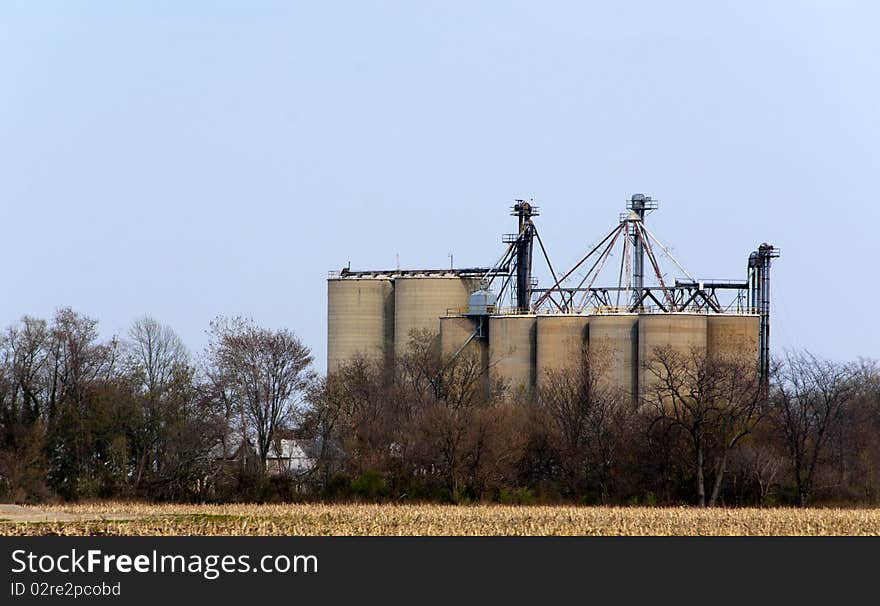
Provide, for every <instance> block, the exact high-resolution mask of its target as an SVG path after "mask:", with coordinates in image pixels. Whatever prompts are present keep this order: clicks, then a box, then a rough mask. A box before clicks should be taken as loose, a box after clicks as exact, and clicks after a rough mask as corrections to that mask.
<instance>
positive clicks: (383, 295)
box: [327, 277, 394, 372]
mask: <svg viewBox="0 0 880 606" xmlns="http://www.w3.org/2000/svg"><path fill="white" fill-rule="evenodd" d="M393 340H394V283H393V282H392V280H391V279H390V278H388V277H365V278H354V279H353V278H344V279H343V278H337V279H330V280H328V281H327V370H328V371H329V372H333V371H335V370H337V369H338V368H339V366H340V365H342V364H343V363H345V362H346V361H349V360H351V359H352V358H354V357H355V356H358V355H363V356H365V357H368V358H372V359H381V358H383V357H384V356H385V355H387V354H389V353H390V352H391V346H392V344H393Z"/></svg>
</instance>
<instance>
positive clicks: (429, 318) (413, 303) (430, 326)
mask: <svg viewBox="0 0 880 606" xmlns="http://www.w3.org/2000/svg"><path fill="white" fill-rule="evenodd" d="M478 286H479V282H478V281H476V280H474V279H472V278H467V277H461V276H459V275H455V274H454V273H449V274H423V275H406V276H401V277H398V278H396V279H395V280H394V351H395V354H396V355H397V356H402V355H404V354H405V353H406V352H407V350H408V349H409V345H410V339H411V338H412V335H413V333H414V331H428V332H430V333H433V334H435V335H439V332H440V318H441V317H442V316H446V315H449V314H450V313H455V311H454V310H464V309H466V308H467V305H468V298H469V297H470V295H471V293H473V292H474V291H475V290H476V289H477V288H478Z"/></svg>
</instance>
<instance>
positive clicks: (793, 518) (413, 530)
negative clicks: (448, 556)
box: [0, 502, 880, 536]
mask: <svg viewBox="0 0 880 606" xmlns="http://www.w3.org/2000/svg"><path fill="white" fill-rule="evenodd" d="M40 511H41V512H44V513H47V514H50V515H51V514H53V513H54V514H56V515H57V516H58V517H59V518H65V519H64V520H58V521H49V522H39V523H34V522H28V523H24V522H20V523H16V522H6V523H2V524H0V535H150V536H156V535H163V536H164V535H293V536H322V535H333V536H352V535H384V536H400V535H432V536H436V535H527V536H545V535H655V536H656V535H662V536H667V535H707V536H708V535H878V534H880V509H802V510H799V509H712V510H696V509H687V508H635V507H633V508H617V507H514V506H488V505H487V506H442V505H320V504H312V505H149V504H140V503H120V502H107V503H96V504H82V505H67V506H58V507H42V508H40ZM71 518H72V519H71ZM50 519H51V518H50Z"/></svg>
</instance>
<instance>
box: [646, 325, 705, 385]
mask: <svg viewBox="0 0 880 606" xmlns="http://www.w3.org/2000/svg"><path fill="white" fill-rule="evenodd" d="M706 319H707V316H706V314H688V313H655V314H642V315H640V316H639V393H640V394H646V393H647V392H648V390H649V389H650V386H651V385H652V384H655V382H656V381H657V380H658V373H659V374H660V375H661V376H662V371H663V369H662V368H661V367H660V361H666V362H667V363H670V364H671V365H672V367H676V366H677V365H686V366H687V367H688V368H694V367H695V366H696V365H697V364H699V363H700V360H701V358H702V357H703V356H705V355H706V324H707V320H706Z"/></svg>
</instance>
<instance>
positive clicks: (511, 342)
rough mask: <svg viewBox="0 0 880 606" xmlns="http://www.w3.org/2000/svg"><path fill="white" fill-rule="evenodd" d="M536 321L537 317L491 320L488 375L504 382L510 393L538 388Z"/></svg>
mask: <svg viewBox="0 0 880 606" xmlns="http://www.w3.org/2000/svg"><path fill="white" fill-rule="evenodd" d="M536 345H537V320H536V318H535V316H492V317H491V318H489V372H490V374H491V375H492V376H493V377H496V378H498V379H501V380H503V381H505V382H506V383H507V384H508V385H509V386H510V388H511V392H512V393H515V392H517V391H525V392H531V390H532V389H533V388H534V386H535V358H536Z"/></svg>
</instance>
